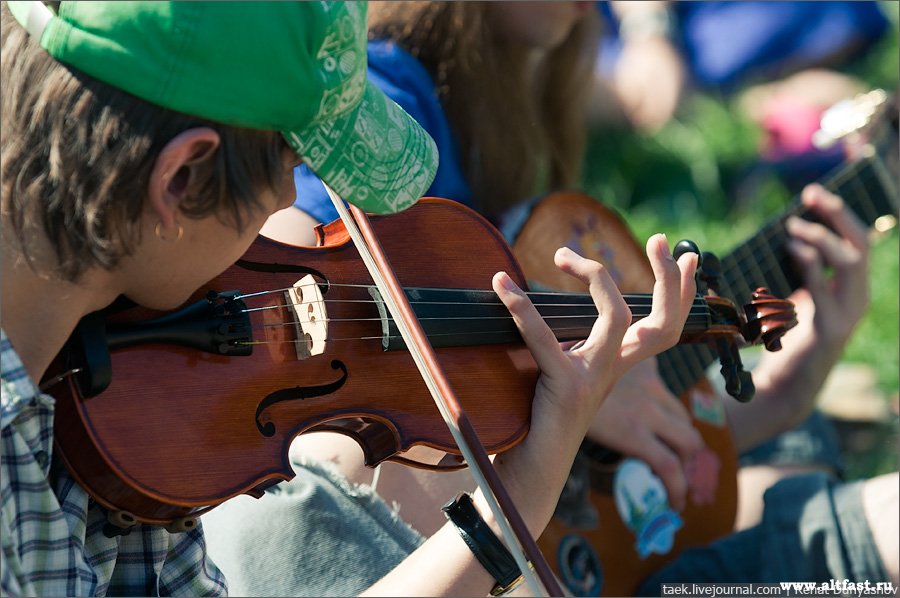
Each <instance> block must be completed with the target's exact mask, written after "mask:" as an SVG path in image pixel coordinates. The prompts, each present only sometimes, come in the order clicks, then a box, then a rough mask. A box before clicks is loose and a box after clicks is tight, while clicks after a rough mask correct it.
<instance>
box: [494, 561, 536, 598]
mask: <svg viewBox="0 0 900 598" xmlns="http://www.w3.org/2000/svg"><path fill="white" fill-rule="evenodd" d="M528 568H529V569H531V570H532V571H534V565H532V564H531V562H530V561H529V563H528ZM523 581H525V576H524V575H522V574H519V576H518V577H517V578H515V579H514V580H512V583H510V584H508V585H506V586H501V585H500V584H499V583H498V584H496V585H495V586H494V587H493V589H491V596H506V595H507V594H509V593H510V592H512V591H513V590H515V589H516V588H518V587H519V586H520V585H522V582H523Z"/></svg>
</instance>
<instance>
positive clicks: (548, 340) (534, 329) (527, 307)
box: [491, 272, 567, 376]
mask: <svg viewBox="0 0 900 598" xmlns="http://www.w3.org/2000/svg"><path fill="white" fill-rule="evenodd" d="M491 285H492V286H493V288H494V292H495V293H497V296H498V297H499V298H500V301H502V302H503V305H505V306H506V309H508V310H509V313H510V315H512V317H513V321H515V323H516V327H517V328H518V329H519V332H520V333H521V335H522V339H523V340H524V341H525V344H526V346H527V347H528V349H529V350H530V351H531V354H532V356H533V357H534V360H535V362H537V364H538V367H539V368H540V369H541V371H543V372H545V373H547V374H548V375H551V376H554V375H555V376H565V375H566V363H567V362H566V357H565V354H564V353H563V351H562V349H561V348H560V346H559V343H558V342H557V341H556V336H555V335H554V334H553V331H552V330H550V327H549V326H547V323H546V322H544V319H543V318H542V317H541V315H540V314H539V313H538V311H537V309H536V308H535V307H534V304H533V303H531V300H530V299H529V298H528V296H527V295H526V294H525V293H524V291H522V289H520V288H519V286H518V285H517V284H516V283H515V282H514V281H513V279H512V278H510V277H509V275H508V274H507V273H506V272H497V273H496V274H494V278H493V279H492V281H491Z"/></svg>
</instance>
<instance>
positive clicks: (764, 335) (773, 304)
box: [744, 287, 797, 351]
mask: <svg viewBox="0 0 900 598" xmlns="http://www.w3.org/2000/svg"><path fill="white" fill-rule="evenodd" d="M752 297H753V300H752V301H751V302H750V303H748V304H747V305H744V315H745V316H746V321H747V324H746V326H745V330H744V338H746V339H747V342H749V343H753V344H756V343H758V342H760V340H761V341H762V343H763V344H764V345H765V347H766V350H767V351H780V350H781V337H782V336H784V333H785V332H787V331H788V330H790V329H791V328H793V327H794V326H796V325H797V312H796V310H795V309H794V304H793V303H791V302H790V301H788V300H787V299H779V298H778V297H775V296H774V295H772V294H771V293H770V292H769V289H767V288H765V287H759V288H758V289H756V290H755V291H753V295H752Z"/></svg>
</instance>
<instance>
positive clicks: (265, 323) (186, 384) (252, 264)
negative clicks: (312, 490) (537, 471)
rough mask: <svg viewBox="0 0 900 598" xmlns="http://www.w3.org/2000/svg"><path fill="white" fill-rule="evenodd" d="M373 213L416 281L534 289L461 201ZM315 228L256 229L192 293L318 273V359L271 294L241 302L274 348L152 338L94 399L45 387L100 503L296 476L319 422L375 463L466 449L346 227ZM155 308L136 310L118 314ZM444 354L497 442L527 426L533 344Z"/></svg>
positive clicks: (133, 505) (118, 354) (69, 381)
mask: <svg viewBox="0 0 900 598" xmlns="http://www.w3.org/2000/svg"><path fill="white" fill-rule="evenodd" d="M426 215H427V217H423V216H426ZM372 221H373V224H374V226H375V228H376V231H377V232H378V233H379V235H380V239H381V242H382V244H383V246H384V247H385V249H386V251H388V252H389V253H390V254H391V255H403V256H404V259H403V261H402V262H400V261H398V262H397V263H396V264H394V269H395V271H396V273H397V276H398V278H399V279H400V281H401V282H402V283H403V284H404V285H405V286H420V287H447V286H448V281H452V286H453V287H456V288H474V289H490V284H491V277H492V276H493V275H494V273H495V272H497V271H500V270H504V271H506V272H508V273H509V274H510V276H512V278H513V279H514V280H516V282H517V283H519V284H522V285H524V278H523V276H522V274H521V271H520V269H519V267H518V265H517V264H516V261H515V259H514V258H513V256H512V254H511V252H510V249H509V247H508V245H506V243H505V242H504V241H503V239H502V237H501V236H500V234H499V233H498V232H497V231H496V229H494V228H493V227H492V226H491V225H490V224H489V223H488V222H487V221H485V220H484V219H483V218H481V217H480V216H478V215H477V214H475V213H474V212H472V211H471V210H468V209H467V208H464V207H462V206H460V205H459V204H456V203H454V202H450V201H447V200H434V201H429V202H422V203H420V204H418V205H416V206H414V207H413V208H411V209H409V210H408V211H406V212H404V213H401V214H397V215H393V216H391V217H375V218H372ZM320 236H321V244H322V247H318V248H302V247H293V246H288V245H284V244H280V243H276V242H274V241H270V240H268V239H265V238H260V239H259V240H258V241H257V242H256V243H255V244H254V245H253V246H252V247H251V248H250V250H249V251H248V252H247V253H246V254H245V255H244V256H243V258H242V259H241V260H240V261H239V262H238V263H237V264H236V265H235V266H233V267H231V268H230V269H228V270H227V271H226V272H224V273H223V274H222V275H220V276H218V277H217V278H215V279H214V280H212V281H210V282H209V283H208V284H207V285H205V286H204V287H203V288H202V289H200V290H199V291H198V292H197V293H196V294H195V296H194V298H193V299H192V301H194V300H201V301H202V299H203V297H204V296H205V295H206V294H207V293H208V292H209V291H215V292H217V293H222V292H225V291H232V290H237V291H239V292H240V293H241V294H243V295H248V294H252V293H257V292H263V291H269V290H272V289H289V288H291V287H292V285H294V284H295V283H296V282H297V281H298V280H299V279H301V278H302V277H303V276H306V275H308V274H310V273H313V277H314V278H315V280H316V282H317V283H319V284H318V285H317V286H318V287H319V290H320V292H321V296H322V298H323V299H324V300H325V301H326V303H327V305H328V307H327V318H328V336H329V339H330V340H328V342H327V344H326V345H325V350H324V352H322V353H321V354H318V355H311V356H308V357H306V358H303V359H301V358H298V343H297V342H295V341H297V340H298V334H299V333H298V332H297V327H296V326H292V325H285V323H290V322H292V321H293V320H295V319H296V318H295V317H294V316H293V315H292V314H290V313H289V308H288V307H286V306H285V305H286V304H287V303H290V302H289V301H286V300H285V294H284V293H283V292H275V293H268V294H263V295H260V296H258V297H247V298H244V299H242V301H244V302H245V303H246V306H247V307H248V308H251V309H252V308H265V307H271V309H261V310H259V311H252V312H250V313H249V324H250V326H251V327H252V329H253V331H252V337H253V339H254V341H262V342H263V343H264V344H256V345H253V346H252V349H253V350H252V353H251V354H250V355H244V356H226V355H218V354H213V353H209V352H203V351H198V350H196V349H194V348H186V347H180V346H175V345H172V344H163V343H157V344H141V345H139V346H134V347H129V348H122V349H118V350H115V351H112V352H111V353H110V359H111V363H110V364H109V367H110V368H111V371H112V372H114V375H113V376H110V380H109V386H108V388H106V390H105V391H103V392H102V393H100V394H97V395H96V396H92V397H90V398H86V397H85V396H83V393H82V390H81V389H80V388H79V384H78V376H68V377H65V378H63V379H62V380H61V381H60V382H59V383H57V384H56V385H55V386H52V387H49V388H47V390H48V391H49V392H51V394H53V395H54V396H56V397H57V405H58V406H57V417H56V422H57V424H56V430H55V435H56V442H57V449H58V450H57V452H58V454H59V455H60V456H61V458H62V459H63V460H64V461H65V463H66V465H67V466H68V467H69V469H70V470H71V471H72V473H73V474H74V476H75V478H76V479H77V481H78V482H79V483H80V484H82V485H83V486H84V487H85V488H86V489H87V491H88V492H89V493H90V494H91V495H92V496H93V497H94V498H95V499H96V500H98V501H99V502H101V503H102V504H103V505H104V506H105V507H107V508H108V509H110V510H112V511H116V512H124V513H125V514H126V521H127V520H128V518H129V517H133V518H135V519H137V520H139V521H144V522H149V523H168V522H171V521H173V520H178V519H180V518H185V517H191V516H195V515H198V514H200V513H202V512H203V511H204V510H206V509H207V508H208V507H210V506H214V505H216V504H219V503H221V502H223V501H224V500H226V499H228V498H230V497H232V496H235V495H238V494H241V493H250V494H257V495H258V494H259V493H260V492H261V491H262V489H263V488H265V487H266V486H267V485H270V484H272V483H276V482H278V481H281V480H286V479H290V478H292V477H293V475H294V474H293V470H292V469H291V466H290V464H289V462H288V458H287V455H288V447H289V444H290V442H291V440H292V439H293V438H294V437H295V436H297V435H298V434H300V433H302V432H304V431H308V430H331V431H338V432H341V433H344V434H348V435H350V436H353V437H355V438H356V439H357V441H358V442H359V443H360V445H361V446H362V447H363V449H364V451H365V453H366V459H367V462H368V463H369V464H375V463H378V462H380V461H381V460H383V459H386V458H391V457H395V458H396V457H397V456H399V453H401V452H402V451H405V450H406V449H408V448H409V447H410V446H412V445H413V444H416V443H423V444H426V445H428V446H432V447H435V448H437V449H439V450H441V451H445V452H447V453H452V454H459V449H458V448H457V447H456V445H455V443H454V442H453V439H452V437H451V435H450V432H449V431H448V429H447V427H446V425H445V424H444V422H443V421H442V419H441V417H440V414H439V412H438V410H437V409H436V408H435V406H434V404H433V402H432V401H431V400H430V399H429V398H428V391H427V389H426V387H425V384H424V382H423V381H422V379H421V377H420V375H419V373H418V370H417V369H416V367H415V364H414V363H413V359H412V357H411V356H410V354H409V353H408V352H407V351H384V350H383V349H382V346H381V344H382V336H383V335H382V332H383V330H382V321H381V319H380V317H379V312H378V310H377V308H376V307H377V306H376V303H375V302H374V301H373V297H372V295H371V294H370V291H369V287H370V285H371V284H372V283H371V279H370V278H369V275H368V273H367V272H366V270H365V268H364V266H363V264H362V262H361V261H360V259H359V256H358V253H357V251H356V249H355V247H354V246H353V244H352V243H350V242H348V239H347V237H346V234H345V233H344V231H343V229H342V226H341V225H340V223H339V222H335V223H332V224H331V225H329V226H327V227H325V228H323V229H320ZM473 257H474V258H475V259H473ZM324 273H327V275H326V274H324ZM353 285H359V286H353ZM154 315H158V314H154V313H152V312H150V311H148V310H145V309H142V308H133V309H128V310H125V311H123V312H122V313H121V314H111V315H109V316H108V317H107V321H108V322H109V323H110V325H112V324H113V323H115V322H116V320H117V319H123V318H124V319H130V320H137V319H148V318H152V317H153V316H154ZM73 353H75V354H77V352H73V351H71V350H70V351H68V353H67V352H66V351H64V352H63V354H61V356H60V357H59V358H58V360H57V363H56V369H55V370H54V371H52V372H51V373H50V376H48V377H49V378H52V377H53V374H54V373H56V374H59V373H64V372H66V371H68V370H70V369H71V368H72V367H73V366H77V365H78V364H76V363H67V362H66V360H71V359H73V357H72V355H73ZM438 357H439V360H440V361H441V364H442V366H443V367H444V369H445V371H446V372H447V373H448V376H449V377H450V381H451V383H452V384H453V386H454V388H455V389H456V392H457V394H458V396H459V397H460V400H461V402H462V405H463V408H464V409H465V410H466V412H467V413H468V414H469V417H470V419H471V420H472V422H473V423H474V426H475V429H476V431H477V433H478V436H479V438H480V439H481V441H482V443H483V445H484V446H485V448H486V449H487V450H488V451H489V452H498V451H502V450H504V449H506V448H509V447H510V446H512V445H513V444H514V443H515V442H517V441H518V440H519V439H521V438H522V437H523V436H524V435H525V434H526V432H527V429H528V421H529V417H530V412H531V400H532V397H533V394H534V386H535V381H536V377H537V370H536V366H535V364H534V362H533V360H532V358H531V355H530V353H529V352H528V350H527V349H526V348H525V346H524V344H521V343H517V344H497V345H490V346H484V347H481V348H480V349H479V350H478V351H472V350H470V349H469V348H465V347H463V348H455V347H451V348H443V349H438ZM46 379H48V378H45V380H46ZM325 402H327V403H328V404H329V405H330V407H329V408H327V409H326V408H323V406H322V405H323V403H325ZM322 413H327V415H326V416H323V415H321V414H322Z"/></svg>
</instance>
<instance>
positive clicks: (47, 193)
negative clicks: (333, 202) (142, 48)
mask: <svg viewBox="0 0 900 598" xmlns="http://www.w3.org/2000/svg"><path fill="white" fill-rule="evenodd" d="M0 10H2V15H0V17H2V23H0V25H2V39H3V46H2V56H0V61H2V98H0V100H2V118H0V129H2V131H3V135H2V140H0V153H2V170H0V183H2V218H3V222H4V224H7V223H8V224H9V225H11V227H12V231H13V232H14V235H15V240H16V242H17V244H18V246H19V250H20V252H21V253H22V255H23V256H24V257H25V259H26V260H27V261H28V263H29V264H30V265H31V266H32V267H34V266H35V258H34V253H35V251H36V250H37V246H36V245H35V243H34V234H33V233H34V232H37V231H42V232H43V234H44V235H46V237H47V239H48V240H49V242H50V243H51V244H52V248H53V251H54V252H55V255H56V261H57V266H58V271H57V272H56V273H55V274H56V275H58V276H60V277H62V278H64V279H65V280H69V281H73V282H74V281H77V280H78V278H79V277H80V276H81V275H82V274H83V273H84V272H85V270H87V269H88V268H91V267H95V266H100V267H102V268H106V269H111V268H114V267H115V266H116V264H117V263H118V262H119V260H120V259H121V258H122V257H124V256H126V255H128V254H129V253H130V252H131V251H133V248H134V245H135V243H136V242H138V241H139V237H138V233H139V228H138V226H137V223H138V222H139V221H140V216H141V211H142V209H143V205H144V199H145V197H146V187H147V181H148V179H149V175H150V172H151V171H152V169H153V166H154V163H155V161H156V158H157V156H158V155H159V152H160V151H161V150H162V148H163V147H164V146H165V145H166V143H168V142H169V141H170V140H171V139H172V138H174V137H175V136H176V135H178V134H179V133H181V132H183V131H185V130H187V129H190V128H193V127H198V126H208V127H211V128H213V129H215V130H216V131H218V133H219V135H220V137H221V143H220V145H219V147H218V149H217V150H216V151H215V153H214V154H213V155H212V156H211V157H210V159H209V160H208V161H207V163H206V164H204V165H202V166H201V169H200V173H201V176H199V177H197V181H196V184H195V185H194V186H193V188H190V189H188V198H189V200H188V201H186V202H184V203H183V204H182V205H181V209H182V211H183V212H184V213H185V214H186V215H187V216H188V217H192V218H197V217H202V216H206V215H209V214H212V213H216V214H219V215H221V217H222V218H223V219H224V221H226V222H228V223H229V224H231V225H232V226H234V227H235V228H236V229H238V230H240V229H241V228H242V227H243V222H244V218H245V216H246V215H247V214H248V210H255V209H260V204H259V193H260V191H261V190H262V189H266V188H268V189H275V188H276V185H277V184H278V182H279V181H281V180H282V177H283V174H284V170H283V169H284V168H285V167H286V166H285V165H284V154H283V152H284V149H285V148H286V147H287V145H286V144H285V142H284V140H283V139H282V137H281V135H280V133H278V132H275V131H258V130H253V129H242V128H238V127H232V126H226V125H222V124H220V123H215V122H210V121H206V120H204V119H201V118H197V117H193V116H189V115H186V114H182V113H179V112H174V111H172V110H167V109H165V108H161V107H159V106H156V105H154V104H151V103H149V102H146V101H144V100H142V99H140V98H137V97H135V96H133V95H131V94H128V93H126V92H124V91H122V90H120V89H117V88H114V87H111V86H109V85H106V84H104V83H102V82H100V81H98V80H96V79H94V78H92V77H90V76H88V75H86V74H84V73H82V72H80V71H78V70H77V69H74V68H71V67H69V66H66V65H65V64H62V63H60V62H57V61H56V60H54V59H53V58H52V57H51V56H50V55H49V54H48V53H47V52H46V51H44V50H43V49H42V48H41V47H40V46H39V45H38V43H37V42H36V40H33V39H31V37H30V36H29V35H28V34H27V33H26V32H25V30H24V29H23V28H22V27H21V26H20V25H19V24H18V22H16V20H15V19H14V18H13V17H12V15H11V14H10V13H9V9H8V8H7V6H6V3H3V7H2V9H0Z"/></svg>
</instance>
